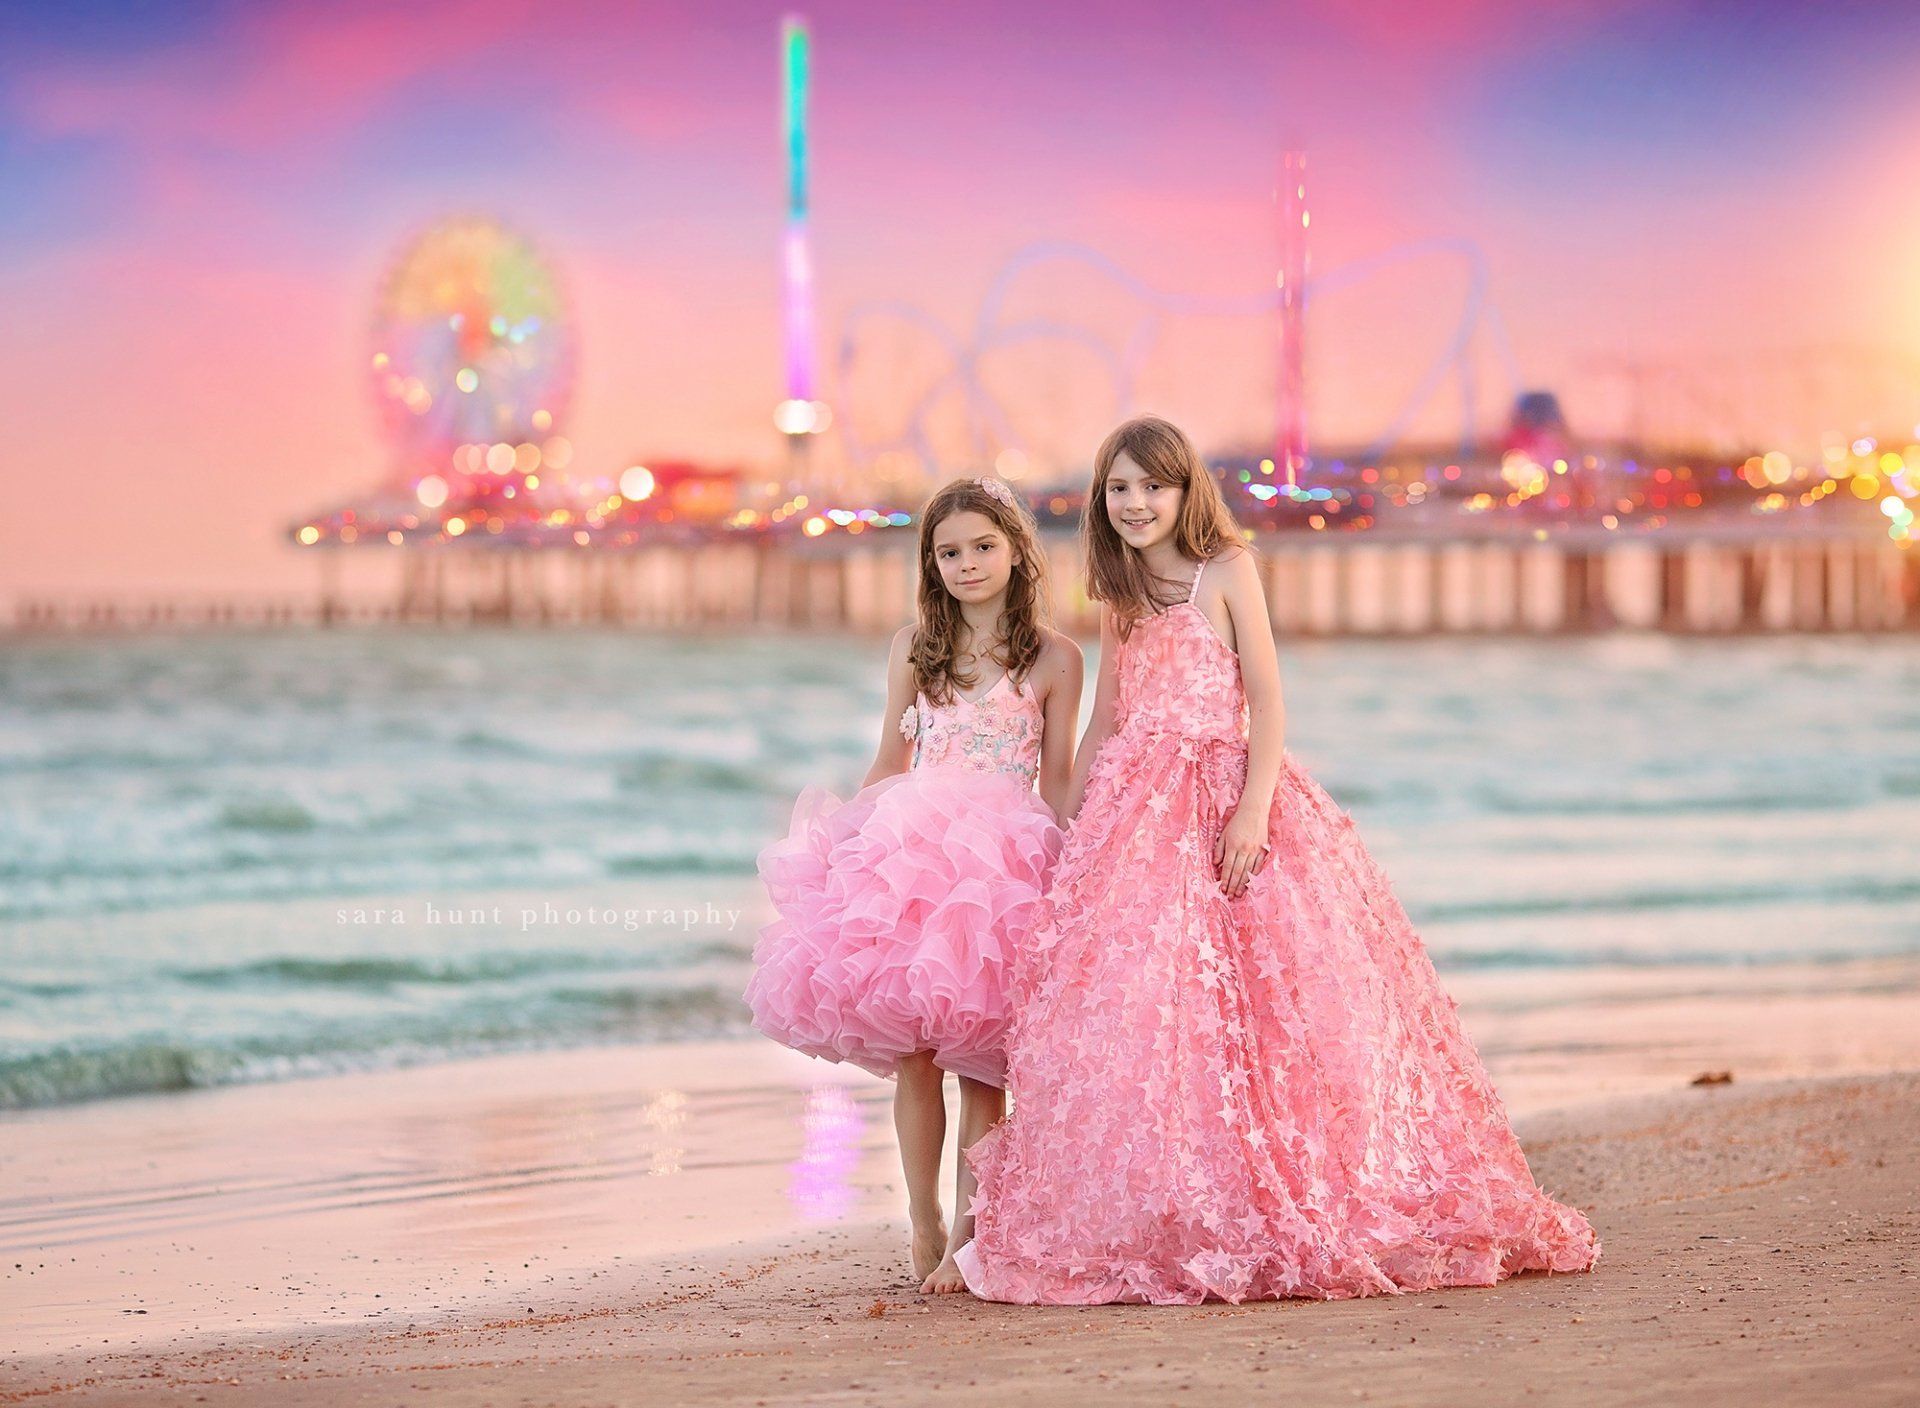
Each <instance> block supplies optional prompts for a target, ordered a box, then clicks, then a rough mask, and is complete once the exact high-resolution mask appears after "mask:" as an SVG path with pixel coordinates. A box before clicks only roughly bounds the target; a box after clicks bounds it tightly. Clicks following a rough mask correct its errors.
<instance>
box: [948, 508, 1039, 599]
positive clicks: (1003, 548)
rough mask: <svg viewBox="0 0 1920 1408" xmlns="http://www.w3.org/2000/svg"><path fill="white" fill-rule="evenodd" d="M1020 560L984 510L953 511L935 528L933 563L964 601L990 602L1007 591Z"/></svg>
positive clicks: (951, 592)
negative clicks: (977, 511) (980, 511)
mask: <svg viewBox="0 0 1920 1408" xmlns="http://www.w3.org/2000/svg"><path fill="white" fill-rule="evenodd" d="M1019 561H1020V559H1019V558H1018V557H1017V556H1015V554H1014V551H1013V545H1012V544H1011V543H1009V542H1008V541H1007V535H1006V534H1005V533H1002V532H1001V531H1000V527H999V525H998V524H996V523H995V522H994V521H993V520H992V519H991V518H988V517H987V516H986V515H985V514H984V513H975V512H974V511H973V510H971V509H968V510H965V511H964V512H961V513H950V514H948V515H947V516H946V517H945V518H943V519H941V520H940V526H939V527H937V528H935V529H934V530H933V563H934V566H936V567H938V568H939V569H940V580H941V581H942V582H943V583H945V584H946V588H947V591H948V592H949V593H950V594H951V595H952V596H953V597H954V598H955V599H956V600H958V601H959V602H961V603H962V604H963V605H975V604H978V603H981V602H989V601H992V600H993V599H994V598H995V597H997V596H999V595H1000V594H1001V593H1003V592H1005V591H1006V589H1007V584H1008V583H1009V582H1011V581H1012V580H1013V569H1014V567H1015V566H1017V565H1018V564H1019Z"/></svg>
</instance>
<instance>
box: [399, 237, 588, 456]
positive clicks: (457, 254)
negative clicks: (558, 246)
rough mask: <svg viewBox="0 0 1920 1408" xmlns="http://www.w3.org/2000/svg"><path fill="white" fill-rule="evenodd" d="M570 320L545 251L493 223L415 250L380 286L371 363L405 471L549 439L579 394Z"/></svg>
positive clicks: (421, 243) (417, 244)
mask: <svg viewBox="0 0 1920 1408" xmlns="http://www.w3.org/2000/svg"><path fill="white" fill-rule="evenodd" d="M565 315H566V310H565V306H564V304H563V301H562V299H561V295H560V290H559V287H558V283H557V281H556V279H555V278H554V275H553V272H552V270H551V269H550V268H549V267H548V266H547V264H546V263H545V261H544V260H542V259H541V257H540V255H539V253H538V251H536V250H535V249H534V247H533V246H532V245H531V244H530V243H528V242H527V241H526V240H525V239H524V238H522V237H521V236H519V235H517V234H515V233H514V232H513V231H511V230H508V229H506V228H504V227H503V226H501V225H499V224H497V223H496V222H494V221H492V220H488V219H484V218H475V217H466V218H459V219H452V220H447V221H443V222H442V223H440V224H437V225H435V226H433V227H432V228H431V229H429V230H428V231H427V232H426V233H425V234H423V235H421V236H420V237H419V238H418V239H416V240H415V241H414V242H413V243H412V244H411V245H409V246H408V247H407V248H406V249H405V250H404V251H403V252H402V253H401V255H400V257H399V258H398V259H397V260H396V261H395V262H394V264H393V266H392V268H391V269H389V271H388V273H387V276H386V278H385V280H384V281H383V283H382V285H381V291H380V297H379V302H378V305H377V310H376V314H375V318H374V326H373V357H372V373H373V390H374V396H375V399H376V400H377V401H378V402H379V404H380V407H381V411H382V414H383V416H384V418H385V420H386V423H387V426H388V428H389V430H390V432H391V433H392V435H393V437H394V440H395V442H396V445H397V447H398V449H399V450H400V452H401V455H402V458H403V460H404V461H405V462H406V464H407V467H408V468H410V469H419V468H427V467H440V466H444V465H445V464H446V463H447V459H448V456H450V455H451V454H452V453H453V452H454V451H455V450H456V449H458V448H459V447H461V446H463V445H470V444H486V443H489V442H500V443H506V444H512V443H514V442H524V441H529V440H532V439H536V438H538V437H541V436H545V435H548V434H550V433H551V432H552V430H553V428H554V426H555V425H556V424H558V423H559V422H560V420H561V419H562V417H563V416H564V414H565V411H566V407H567V402H568V400H569V398H570V396H571V394H572V373H573V338H572V335H571V332H570V330H569V328H568V326H567V322H566V316H565Z"/></svg>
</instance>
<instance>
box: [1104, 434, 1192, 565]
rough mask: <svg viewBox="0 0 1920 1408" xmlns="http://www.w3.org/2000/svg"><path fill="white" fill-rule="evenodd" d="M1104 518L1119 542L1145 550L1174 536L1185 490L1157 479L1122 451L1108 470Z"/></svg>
mask: <svg viewBox="0 0 1920 1408" xmlns="http://www.w3.org/2000/svg"><path fill="white" fill-rule="evenodd" d="M1105 497H1106V501H1107V505H1106V507H1107V521H1108V522H1109V523H1111V524H1113V531H1114V532H1116V533H1118V534H1119V535H1120V541H1121V542H1123V543H1125V544H1126V545H1127V546H1128V547H1130V548H1132V549H1133V550H1134V551H1135V552H1145V551H1146V550H1147V549H1148V548H1150V547H1153V546H1154V545H1155V544H1156V543H1163V542H1165V541H1166V540H1167V539H1168V538H1170V537H1172V536H1173V529H1174V525H1175V524H1176V523H1177V522H1178V521H1179V518H1180V503H1181V500H1183V499H1184V498H1185V497H1186V490H1184V489H1181V488H1179V487H1177V486H1175V485H1172V484H1169V483H1167V482H1166V481H1165V480H1163V479H1157V478H1155V477H1154V476H1153V475H1151V474H1149V473H1147V471H1146V470H1144V469H1142V468H1141V467H1140V466H1139V465H1138V464H1136V463H1135V462H1134V459H1133V457H1132V456H1131V455H1129V454H1127V453H1126V452H1125V451H1124V450H1123V451H1122V452H1121V453H1120V454H1118V455H1117V456H1115V457H1114V461H1113V466H1112V467H1111V468H1110V469H1108V470H1107V482H1106V489H1105Z"/></svg>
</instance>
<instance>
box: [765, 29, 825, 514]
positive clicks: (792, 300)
mask: <svg viewBox="0 0 1920 1408" xmlns="http://www.w3.org/2000/svg"><path fill="white" fill-rule="evenodd" d="M810 58H811V41H810V39H809V37H808V32H807V22H806V21H805V20H804V19H802V18H800V17H799V16H797V15H789V16H787V18H786V19H785V21H784V22H783V23H782V24H781V27H780V70H781V138H782V147H783V150H784V151H785V154H786V164H787V218H786V229H785V232H784V235H783V237H782V238H783V242H782V246H781V284H782V293H783V301H782V311H783V322H784V326H785V342H786V378H787V387H786V389H787V395H786V399H785V400H783V401H782V402H781V403H780V404H779V406H778V407H776V408H775V410H774V413H773V420H774V424H775V426H777V427H778V428H779V431H780V433H781V434H782V435H784V436H786V438H787V481H788V486H787V487H788V488H789V490H792V489H795V488H798V487H799V486H800V483H801V480H802V479H803V478H804V477H805V472H806V468H807V445H808V442H809V440H810V438H811V437H812V436H815V435H818V434H820V433H821V432H822V431H824V430H825V429H826V428H827V426H828V424H829V423H830V421H831V420H832V413H831V412H830V411H829V410H828V409H827V405H826V403H825V402H824V401H817V400H815V399H814V382H813V350H814V335H813V258H812V251H811V250H810V249H809V248H808V244H807V88H808V72H807V70H808V64H809V61H810Z"/></svg>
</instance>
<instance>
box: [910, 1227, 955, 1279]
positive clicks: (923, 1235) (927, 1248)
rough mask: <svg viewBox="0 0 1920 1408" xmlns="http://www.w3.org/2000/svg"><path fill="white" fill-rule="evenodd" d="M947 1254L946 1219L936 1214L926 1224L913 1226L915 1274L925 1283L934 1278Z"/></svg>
mask: <svg viewBox="0 0 1920 1408" xmlns="http://www.w3.org/2000/svg"><path fill="white" fill-rule="evenodd" d="M946 1252H947V1224H946V1219H945V1218H943V1217H941V1216H940V1214H939V1213H935V1214H934V1215H933V1216H932V1217H931V1218H930V1219H928V1220H927V1221H925V1222H921V1221H915V1223H914V1224H913V1274H914V1275H916V1276H918V1277H919V1278H920V1279H921V1280H923V1281H925V1280H927V1279H929V1278H930V1277H932V1275H933V1273H934V1270H935V1268H937V1267H938V1266H939V1265H940V1264H941V1263H942V1262H943V1261H944V1260H945V1259H946Z"/></svg>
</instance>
